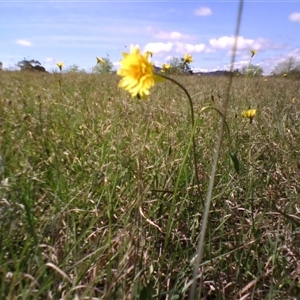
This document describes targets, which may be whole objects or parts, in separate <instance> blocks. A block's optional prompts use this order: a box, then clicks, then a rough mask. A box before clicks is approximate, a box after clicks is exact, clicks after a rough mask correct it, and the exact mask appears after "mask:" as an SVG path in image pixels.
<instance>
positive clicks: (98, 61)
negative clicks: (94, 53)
mask: <svg viewBox="0 0 300 300" xmlns="http://www.w3.org/2000/svg"><path fill="white" fill-rule="evenodd" d="M96 59H97V64H104V63H105V60H104V59H103V58H101V57H96Z"/></svg>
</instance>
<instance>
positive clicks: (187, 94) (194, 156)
mask: <svg viewBox="0 0 300 300" xmlns="http://www.w3.org/2000/svg"><path fill="white" fill-rule="evenodd" d="M156 75H158V76H160V77H162V78H164V79H167V80H169V81H171V82H173V83H175V84H176V85H178V86H179V87H180V88H181V89H182V90H183V91H184V93H185V94H186V96H187V98H188V100H189V105H190V110H191V123H192V143H193V161H194V169H195V177H196V184H197V188H198V193H199V195H200V194H201V191H200V185H199V176H198V169H197V157H196V142H195V134H194V132H195V130H194V126H195V113H194V105H193V101H192V98H191V96H190V94H189V92H188V91H187V89H186V88H185V87H184V86H183V85H182V84H181V83H180V82H178V81H177V80H175V79H173V78H171V77H169V76H166V75H164V74H161V73H156Z"/></svg>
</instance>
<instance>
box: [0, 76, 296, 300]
mask: <svg viewBox="0 0 300 300" xmlns="http://www.w3.org/2000/svg"><path fill="white" fill-rule="evenodd" d="M0 79H1V80H0V87H1V89H0V126H1V127H0V155H1V159H0V182H1V184H0V245H1V248H0V279H1V280H0V299H141V300H143V299H145V300H147V299H169V300H170V299H173V300H175V299H187V298H188V292H189V287H190V280H191V279H192V275H193V262H194V259H195V254H196V250H197V243H198V238H199V232H200V229H201V217H202V213H203V210H204V201H205V197H206V192H207V187H208V182H209V176H210V172H211V166H212V157H213V153H214V147H215V142H216V138H217V135H218V131H219V130H218V128H219V124H220V116H219V115H218V114H217V113H216V112H215V111H213V110H207V111H205V112H202V113H201V114H200V113H199V112H200V110H201V108H203V107H204V106H206V105H214V106H215V107H217V108H219V109H220V110H222V102H223V101H224V98H225V94H226V90H227V85H228V78H226V77H223V78H221V77H220V78H213V77H200V76H178V77H176V79H177V80H178V81H179V82H181V83H182V84H183V85H184V86H185V87H186V88H187V89H188V91H189V92H190V94H191V96H192V98H193V101H194V108H195V122H196V132H195V141H196V157H197V171H198V177H199V183H200V184H199V189H197V186H196V182H197V180H196V178H195V176H194V165H193V155H192V148H191V128H192V127H191V115H190V110H189V105H188V100H187V98H186V96H185V95H184V94H183V92H182V90H180V89H179V88H178V87H177V86H176V85H174V84H172V83H171V82H163V83H160V84H158V85H156V86H155V87H154V88H153V89H152V90H151V94H150V97H149V99H148V100H146V101H143V100H138V99H131V98H130V96H129V94H128V93H126V92H125V91H123V90H120V89H118V88H117V84H118V82H119V80H120V78H119V77H117V76H114V75H107V76H105V75H92V74H75V73H74V74H71V73H70V74H63V78H62V84H61V90H60V87H59V84H58V80H59V79H60V74H36V73H22V72H2V73H0ZM212 96H214V99H215V102H214V103H213V104H212V102H211V99H212ZM249 106H251V107H252V108H257V114H256V116H255V117H254V120H253V122H252V123H251V124H250V122H249V119H245V118H242V116H241V112H242V111H243V110H245V109H248V108H249ZM227 121H228V125H229V128H230V136H231V139H229V136H228V134H227V133H225V135H224V139H223V144H222V151H221V154H220V159H219V164H218V170H217V175H216V180H215V185H214V190H213V199H212V205H211V211H210V215H209V223H208V230H207V234H206V240H205V248H204V255H203V260H202V262H201V266H200V272H201V275H202V276H201V277H200V278H199V285H198V287H199V286H201V294H202V295H201V296H200V295H199V291H198V296H197V297H198V298H197V299H207V300H212V299H300V296H299V295H300V196H299V193H300V185H299V182H300V159H299V158H300V81H293V80H289V79H285V78H277V79H276V78H268V79H267V81H265V80H264V79H263V78H233V86H232V90H231V97H230V105H229V109H228V114H227ZM230 141H231V142H230ZM229 146H230V147H231V151H234V152H236V153H237V156H238V158H239V160H240V172H239V174H237V173H236V172H235V169H234V168H233V166H232V164H231V163H230V159H229Z"/></svg>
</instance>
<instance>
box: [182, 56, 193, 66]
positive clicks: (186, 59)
mask: <svg viewBox="0 0 300 300" xmlns="http://www.w3.org/2000/svg"><path fill="white" fill-rule="evenodd" d="M192 61H193V57H192V56H191V55H189V54H185V55H184V57H183V63H184V64H189V63H191V62H192Z"/></svg>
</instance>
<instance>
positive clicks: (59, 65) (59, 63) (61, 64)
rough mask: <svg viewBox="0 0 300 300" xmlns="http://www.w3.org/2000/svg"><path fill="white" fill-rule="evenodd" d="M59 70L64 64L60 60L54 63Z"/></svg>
mask: <svg viewBox="0 0 300 300" xmlns="http://www.w3.org/2000/svg"><path fill="white" fill-rule="evenodd" d="M56 65H57V66H58V67H59V69H60V70H62V68H63V66H64V65H65V64H64V63H63V62H62V61H59V62H57V63H56Z"/></svg>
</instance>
